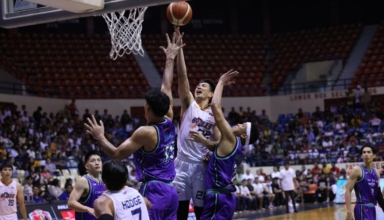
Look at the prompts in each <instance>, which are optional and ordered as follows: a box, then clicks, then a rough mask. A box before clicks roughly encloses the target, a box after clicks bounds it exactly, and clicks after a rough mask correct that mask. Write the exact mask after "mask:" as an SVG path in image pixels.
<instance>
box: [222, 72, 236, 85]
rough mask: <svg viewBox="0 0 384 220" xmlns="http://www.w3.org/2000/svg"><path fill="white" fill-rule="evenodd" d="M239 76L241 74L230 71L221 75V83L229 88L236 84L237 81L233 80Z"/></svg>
mask: <svg viewBox="0 0 384 220" xmlns="http://www.w3.org/2000/svg"><path fill="white" fill-rule="evenodd" d="M238 74H239V72H237V71H234V70H229V71H228V72H226V73H224V74H223V75H221V77H220V80H219V82H221V83H223V84H224V86H229V85H231V84H234V83H235V81H234V80H233V78H234V77H236V76H237V75H238Z"/></svg>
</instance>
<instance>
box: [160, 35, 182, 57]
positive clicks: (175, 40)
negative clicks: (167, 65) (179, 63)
mask: <svg viewBox="0 0 384 220" xmlns="http://www.w3.org/2000/svg"><path fill="white" fill-rule="evenodd" d="M166 37H167V42H168V46H167V48H164V47H162V46H161V47H160V49H162V50H163V51H164V53H165V55H166V56H167V58H170V59H175V57H176V56H177V54H178V53H179V50H180V48H182V47H184V46H185V44H182V45H180V42H181V38H182V37H183V35H177V34H176V33H173V37H172V42H171V40H170V39H169V36H168V34H166Z"/></svg>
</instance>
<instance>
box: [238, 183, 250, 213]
mask: <svg viewBox="0 0 384 220" xmlns="http://www.w3.org/2000/svg"><path fill="white" fill-rule="evenodd" d="M239 188H240V196H241V203H242V210H247V211H249V210H250V209H251V202H252V200H253V198H252V196H251V192H250V191H249V189H248V187H247V180H245V179H243V180H242V181H241V186H240V187H239Z"/></svg>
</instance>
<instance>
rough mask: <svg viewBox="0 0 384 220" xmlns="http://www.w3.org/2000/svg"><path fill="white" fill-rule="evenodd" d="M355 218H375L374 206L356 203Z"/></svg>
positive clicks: (372, 219)
mask: <svg viewBox="0 0 384 220" xmlns="http://www.w3.org/2000/svg"><path fill="white" fill-rule="evenodd" d="M353 213H354V214H355V220H376V208H375V206H367V205H361V204H356V206H355V209H354V212H353Z"/></svg>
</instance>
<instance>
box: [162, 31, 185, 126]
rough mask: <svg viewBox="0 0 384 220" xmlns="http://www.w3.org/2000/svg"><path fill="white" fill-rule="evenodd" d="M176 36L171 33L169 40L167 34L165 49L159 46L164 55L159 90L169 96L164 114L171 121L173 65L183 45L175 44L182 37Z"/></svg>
mask: <svg viewBox="0 0 384 220" xmlns="http://www.w3.org/2000/svg"><path fill="white" fill-rule="evenodd" d="M178 36H179V37H178V39H176V34H173V38H172V42H171V40H170V39H169V36H168V34H167V42H168V47H167V49H165V48H164V47H160V48H161V49H162V50H163V51H164V53H165V55H166V61H165V69H164V74H163V82H162V84H161V91H162V92H164V93H165V94H166V95H167V96H168V97H169V100H170V101H171V102H170V103H171V104H170V106H169V110H168V112H167V114H166V116H167V118H169V119H170V120H171V121H172V119H173V96H172V81H173V66H174V64H175V57H176V56H177V53H178V52H179V50H180V48H182V47H183V46H184V45H180V46H177V44H178V43H179V42H180V41H181V38H182V35H178Z"/></svg>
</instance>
